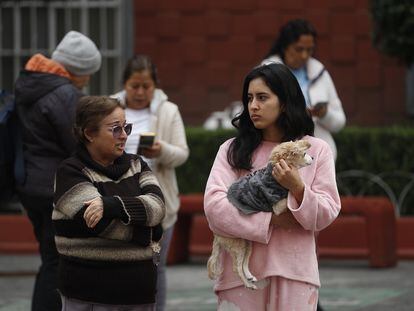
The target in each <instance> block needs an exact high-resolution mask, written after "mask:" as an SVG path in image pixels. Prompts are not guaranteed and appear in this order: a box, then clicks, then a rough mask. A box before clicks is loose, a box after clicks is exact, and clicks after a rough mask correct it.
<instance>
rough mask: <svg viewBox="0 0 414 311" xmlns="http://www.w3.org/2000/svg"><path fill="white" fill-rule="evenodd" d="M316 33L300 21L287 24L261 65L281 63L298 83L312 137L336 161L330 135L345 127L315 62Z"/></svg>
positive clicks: (336, 99)
mask: <svg viewBox="0 0 414 311" xmlns="http://www.w3.org/2000/svg"><path fill="white" fill-rule="evenodd" d="M316 37H317V34H316V30H315V28H314V27H313V26H312V25H311V24H310V23H309V22H308V21H307V20H304V19H295V20H291V21H289V22H287V23H286V24H285V25H283V26H282V28H281V29H280V32H279V35H278V37H277V38H276V40H275V41H274V43H273V45H272V47H271V48H270V51H269V53H268V54H267V56H266V59H265V60H264V61H263V62H262V64H269V63H274V62H276V63H284V64H285V65H287V66H288V67H289V69H290V70H291V71H292V73H293V74H294V75H295V77H296V79H297V80H298V82H299V85H300V88H301V89H302V93H303V95H304V96H305V100H306V106H307V108H308V111H309V112H310V113H311V115H312V118H313V122H314V123H315V137H318V138H321V139H323V140H325V141H326V142H327V143H328V144H329V146H330V147H331V149H332V152H333V154H334V158H335V159H336V145H335V142H334V140H333V138H332V135H331V133H336V132H338V131H340V130H341V129H342V128H343V127H344V126H345V121H346V119H345V113H344V110H343V108H342V104H341V100H340V99H339V97H338V94H337V92H336V89H335V85H334V83H333V81H332V78H331V76H330V75H329V73H328V71H327V70H326V68H325V67H324V66H323V64H322V63H321V62H320V61H318V60H317V59H315V58H314V57H312V56H313V53H314V51H315V45H316Z"/></svg>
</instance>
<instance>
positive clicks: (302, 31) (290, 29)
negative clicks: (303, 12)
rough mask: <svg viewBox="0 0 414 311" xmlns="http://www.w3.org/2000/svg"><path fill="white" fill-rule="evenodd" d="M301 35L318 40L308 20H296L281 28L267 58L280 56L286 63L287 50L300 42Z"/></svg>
mask: <svg viewBox="0 0 414 311" xmlns="http://www.w3.org/2000/svg"><path fill="white" fill-rule="evenodd" d="M301 35H311V36H312V37H313V39H314V40H316V37H317V33H316V30H315V28H314V27H313V26H312V24H311V23H309V22H308V21H307V20H306V19H294V20H291V21H289V22H287V23H286V24H285V25H283V26H282V27H281V28H280V31H279V36H278V37H277V38H276V40H275V41H274V42H273V44H272V47H271V48H270V50H269V52H268V53H267V55H266V57H265V58H268V57H270V56H272V55H275V54H276V55H279V56H280V57H281V58H282V60H283V62H284V61H285V50H286V48H287V47H288V46H289V45H291V44H292V43H294V42H296V41H298V40H299V38H300V36H301Z"/></svg>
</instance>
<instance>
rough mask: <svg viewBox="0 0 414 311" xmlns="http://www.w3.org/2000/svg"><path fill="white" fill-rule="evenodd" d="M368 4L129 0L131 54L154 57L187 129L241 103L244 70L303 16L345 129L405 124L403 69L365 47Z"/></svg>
mask: <svg viewBox="0 0 414 311" xmlns="http://www.w3.org/2000/svg"><path fill="white" fill-rule="evenodd" d="M368 2H369V1H368V0H256V1H254V0H156V1H155V0H135V6H134V10H135V12H134V13H135V14H134V15H135V38H134V41H135V52H137V53H146V54H149V55H150V56H152V57H153V59H154V61H155V62H156V64H157V66H158V69H159V76H160V79H161V83H162V88H163V89H164V90H165V91H166V93H167V94H168V95H169V97H170V99H171V100H172V101H173V102H175V103H176V104H178V105H179V106H180V110H181V112H182V115H183V119H184V121H185V123H186V124H187V125H200V124H202V122H203V120H204V119H205V118H206V117H207V116H208V115H209V114H210V112H211V111H214V110H222V109H223V108H224V107H225V106H227V105H228V104H229V103H230V102H231V101H234V100H239V99H240V94H241V88H242V82H243V78H244V76H245V74H246V73H247V72H248V71H249V70H250V68H251V67H252V66H254V65H256V64H258V63H259V62H260V61H261V60H262V58H263V56H264V55H265V54H266V53H267V51H268V49H269V48H270V45H271V43H272V42H273V40H274V38H275V36H276V34H277V32H278V29H279V27H280V26H281V25H282V24H283V23H285V22H286V21H287V20H289V19H291V18H298V17H304V18H307V19H309V20H310V21H311V22H312V23H313V24H314V25H315V27H316V29H317V31H318V34H319V38H318V42H317V51H316V57H317V58H318V59H320V60H321V61H322V62H323V63H324V64H325V66H326V67H327V68H328V70H329V72H330V73H331V75H332V77H333V80H334V82H335V84H336V87H337V90H338V93H339V96H340V98H341V99H342V102H343V105H344V109H345V113H346V114H347V118H348V124H353V125H387V124H392V123H394V122H398V121H401V120H404V119H405V118H407V116H406V112H405V70H404V67H402V66H400V65H398V64H397V62H396V61H395V60H393V59H390V58H387V57H385V56H383V55H381V54H379V53H378V52H377V50H375V49H374V48H373V47H372V45H371V41H370V32H371V21H370V15H369V11H368Z"/></svg>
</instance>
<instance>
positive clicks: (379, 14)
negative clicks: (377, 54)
mask: <svg viewBox="0 0 414 311" xmlns="http://www.w3.org/2000/svg"><path fill="white" fill-rule="evenodd" d="M371 15H372V19H373V24H374V27H373V32H372V40H373V43H374V45H375V46H376V47H377V48H378V49H379V50H380V51H381V52H383V53H385V54H387V55H389V56H392V57H396V58H398V59H399V60H401V61H403V62H404V63H405V64H407V65H409V64H411V63H412V62H413V61H414V53H413V50H414V38H413V30H414V1H412V0H371Z"/></svg>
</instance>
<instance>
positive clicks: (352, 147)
mask: <svg viewBox="0 0 414 311" xmlns="http://www.w3.org/2000/svg"><path fill="white" fill-rule="evenodd" d="M186 132H187V140H188V145H189V148H190V157H189V159H188V161H187V162H186V163H185V164H184V165H182V166H181V167H179V168H177V178H178V183H179V188H180V192H181V193H197V192H203V191H204V188H205V185H206V182H207V178H208V175H209V173H210V169H211V166H212V164H213V161H214V158H215V155H216V153H217V151H218V148H219V146H220V145H221V144H222V143H223V142H224V141H226V140H227V139H229V138H231V137H233V136H234V134H235V131H234V130H216V131H207V130H204V129H202V128H190V127H189V128H187V129H186ZM334 138H335V141H336V144H337V148H338V159H337V162H336V169H337V173H338V174H339V175H341V174H340V173H341V172H344V171H349V170H359V171H364V172H367V173H369V174H382V175H380V176H382V178H383V179H384V180H385V179H387V178H388V179H389V180H386V182H387V184H389V185H390V187H391V188H392V189H393V191H394V192H395V193H396V196H397V197H398V196H399V193H400V192H401V189H403V188H404V186H405V185H407V183H408V182H409V181H410V180H409V178H410V176H411V175H410V174H412V173H413V168H414V148H413V147H412V145H411V144H412V143H413V142H414V128H412V127H397V126H396V127H382V128H371V127H370V128H363V127H347V128H345V129H344V130H342V131H341V132H340V133H338V134H336V135H334ZM396 172H400V173H401V174H396ZM397 175H398V176H399V175H401V176H403V175H404V176H406V177H401V178H398V176H397ZM387 176H388V177H387ZM396 176H397V177H396ZM367 183H368V182H367V180H350V185H348V186H350V187H351V188H352V191H353V193H357V192H358V191H359V190H360V189H362V188H363V187H367ZM368 186H369V185H368ZM340 190H341V189H340ZM381 192H383V190H382V189H380V188H378V187H376V186H375V185H374V186H372V187H371V186H370V189H368V191H366V194H381ZM410 193H411V192H410ZM407 199H408V198H407ZM408 201H410V200H408ZM411 201H414V200H411ZM403 209H405V210H407V209H408V210H411V208H407V207H404V208H403ZM406 212H407V211H406ZM410 213H411V211H410Z"/></svg>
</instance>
